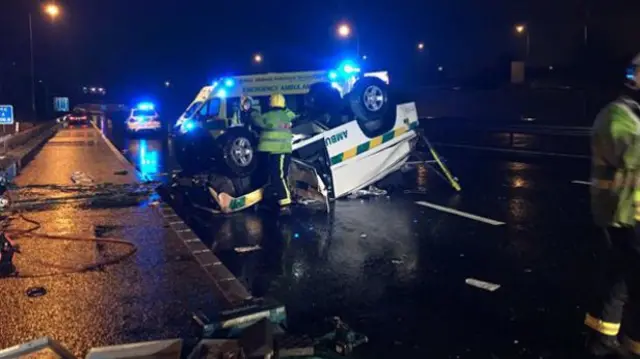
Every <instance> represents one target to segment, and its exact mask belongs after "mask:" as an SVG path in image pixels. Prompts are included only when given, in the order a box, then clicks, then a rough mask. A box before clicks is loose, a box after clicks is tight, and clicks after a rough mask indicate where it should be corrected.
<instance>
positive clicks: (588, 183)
mask: <svg viewBox="0 0 640 359" xmlns="http://www.w3.org/2000/svg"><path fill="white" fill-rule="evenodd" d="M571 183H573V184H583V185H585V186H591V181H579V180H574V181H571Z"/></svg>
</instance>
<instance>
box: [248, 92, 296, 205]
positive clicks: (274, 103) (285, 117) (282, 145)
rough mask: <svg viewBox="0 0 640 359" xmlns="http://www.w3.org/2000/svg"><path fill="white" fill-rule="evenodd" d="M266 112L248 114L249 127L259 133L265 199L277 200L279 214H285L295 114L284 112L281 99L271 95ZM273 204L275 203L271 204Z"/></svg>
mask: <svg viewBox="0 0 640 359" xmlns="http://www.w3.org/2000/svg"><path fill="white" fill-rule="evenodd" d="M269 107H270V108H269V111H267V112H266V113H263V114H262V115H259V114H258V113H257V112H253V113H252V120H253V124H254V125H255V126H257V127H258V128H260V129H261V132H260V141H259V143H258V151H260V152H262V153H263V154H264V155H263V159H264V160H265V161H266V166H264V167H263V168H265V169H266V171H267V172H268V173H267V175H268V181H267V186H266V187H265V199H267V200H271V199H275V200H277V207H279V208H280V210H281V212H284V213H288V212H289V211H290V209H289V205H291V193H290V192H289V186H288V184H287V176H288V174H289V163H290V162H291V141H292V138H293V136H292V134H291V121H292V120H293V118H294V117H295V114H294V113H293V112H292V111H290V110H289V109H287V108H286V103H285V99H284V96H283V95H282V94H280V93H275V94H273V95H271V97H270V98H269ZM271 204H276V203H271Z"/></svg>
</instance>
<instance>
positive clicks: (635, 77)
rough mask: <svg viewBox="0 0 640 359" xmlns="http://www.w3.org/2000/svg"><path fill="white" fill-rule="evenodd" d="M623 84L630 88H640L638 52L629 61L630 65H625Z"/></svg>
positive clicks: (639, 55) (639, 57) (639, 59)
mask: <svg viewBox="0 0 640 359" xmlns="http://www.w3.org/2000/svg"><path fill="white" fill-rule="evenodd" d="M625 85H626V86H627V87H628V88H630V89H632V90H635V91H638V90H640V54H637V55H636V57H634V58H633V60H632V61H631V65H629V67H627V78H626V81H625Z"/></svg>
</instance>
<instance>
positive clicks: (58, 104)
mask: <svg viewBox="0 0 640 359" xmlns="http://www.w3.org/2000/svg"><path fill="white" fill-rule="evenodd" d="M53 108H54V110H55V111H56V112H67V111H69V98H68V97H54V98H53Z"/></svg>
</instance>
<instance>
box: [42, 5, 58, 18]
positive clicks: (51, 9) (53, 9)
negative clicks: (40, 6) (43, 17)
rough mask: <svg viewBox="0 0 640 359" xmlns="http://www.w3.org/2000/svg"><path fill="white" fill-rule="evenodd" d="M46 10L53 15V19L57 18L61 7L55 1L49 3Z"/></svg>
mask: <svg viewBox="0 0 640 359" xmlns="http://www.w3.org/2000/svg"><path fill="white" fill-rule="evenodd" d="M44 12H45V13H47V14H48V15H49V16H51V18H52V19H55V18H56V17H58V15H60V7H59V6H58V5H56V4H54V3H51V4H47V5H45V7H44Z"/></svg>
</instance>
